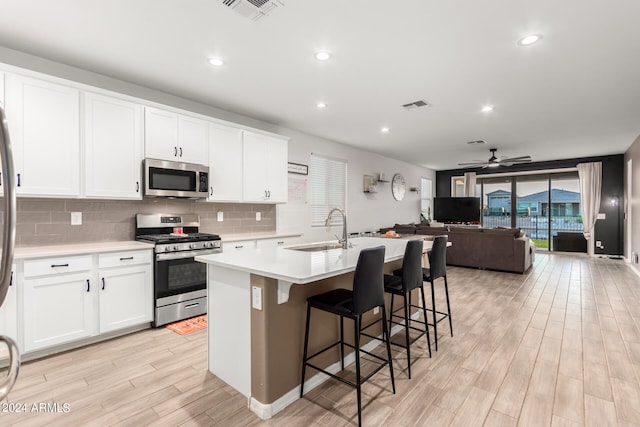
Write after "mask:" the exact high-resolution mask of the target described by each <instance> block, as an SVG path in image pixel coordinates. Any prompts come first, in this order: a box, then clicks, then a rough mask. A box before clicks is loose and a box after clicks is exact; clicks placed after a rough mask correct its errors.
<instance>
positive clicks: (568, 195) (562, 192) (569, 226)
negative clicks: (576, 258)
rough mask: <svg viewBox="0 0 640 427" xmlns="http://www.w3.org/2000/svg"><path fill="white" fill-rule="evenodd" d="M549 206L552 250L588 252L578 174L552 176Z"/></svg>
mask: <svg viewBox="0 0 640 427" xmlns="http://www.w3.org/2000/svg"><path fill="white" fill-rule="evenodd" d="M550 203H551V205H550V208H549V217H550V223H551V227H550V231H549V232H550V234H551V239H552V240H551V250H553V251H562V252H565V251H570V252H586V251H587V241H586V240H585V238H584V235H583V234H582V232H583V231H584V227H583V225H582V217H581V216H580V181H579V180H578V178H577V177H576V176H572V175H559V176H553V177H552V178H551V201H550Z"/></svg>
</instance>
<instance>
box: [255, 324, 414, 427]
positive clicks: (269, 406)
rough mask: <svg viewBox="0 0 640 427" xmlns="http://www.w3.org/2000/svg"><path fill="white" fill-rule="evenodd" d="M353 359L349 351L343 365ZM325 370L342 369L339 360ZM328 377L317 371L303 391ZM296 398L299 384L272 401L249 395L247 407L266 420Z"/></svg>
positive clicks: (398, 327) (375, 341)
mask: <svg viewBox="0 0 640 427" xmlns="http://www.w3.org/2000/svg"><path fill="white" fill-rule="evenodd" d="M419 317H420V313H419V312H416V313H414V314H412V315H411V318H412V319H414V320H416V319H418V318H419ZM403 324H404V323H402V324H401V325H396V326H394V327H392V328H391V335H394V334H396V333H397V332H400V331H402V330H404V327H403V326H402V325H403ZM381 338H382V334H380V335H378V339H373V340H371V341H369V342H368V343H367V344H365V345H363V346H362V347H361V348H362V350H365V351H369V352H371V351H373V350H374V349H375V348H376V347H377V346H378V345H380V344H381V343H382V341H381ZM355 361H356V356H355V353H354V352H351V353H349V354H348V355H347V356H346V357H345V358H344V366H345V367H346V366H349V365H351V364H352V363H354V362H355ZM326 370H327V371H329V372H331V373H332V374H337V373H338V372H340V371H341V370H342V366H341V364H340V361H338V362H336V363H334V364H332V365H330V366H329V367H328V368H326ZM329 378H331V377H330V376H329V375H326V374H323V373H322V372H318V373H317V374H316V375H314V376H312V377H311V378H309V379H308V380H307V381H305V383H304V391H305V393H306V392H309V391H311V390H313V389H314V388H316V387H318V386H319V385H320V384H322V383H324V382H325V381H327V380H328V379H329ZM298 399H300V386H297V387H295V388H294V389H292V390H290V391H288V392H287V393H285V394H284V395H283V396H281V397H279V398H278V399H277V400H275V401H274V402H273V403H266V404H265V403H261V402H259V401H257V400H256V399H254V398H253V397H251V398H249V409H251V411H253V413H255V414H256V415H257V416H259V417H260V418H262V419H263V420H268V419H270V418H271V417H273V416H274V415H276V414H277V413H278V412H280V411H282V410H283V409H284V408H286V407H287V406H289V405H291V404H292V403H293V402H295V401H296V400H298Z"/></svg>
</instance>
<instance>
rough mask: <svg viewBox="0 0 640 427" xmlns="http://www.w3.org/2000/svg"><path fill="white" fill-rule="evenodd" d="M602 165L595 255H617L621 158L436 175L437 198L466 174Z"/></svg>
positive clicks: (620, 245)
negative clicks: (603, 216)
mask: <svg viewBox="0 0 640 427" xmlns="http://www.w3.org/2000/svg"><path fill="white" fill-rule="evenodd" d="M586 162H602V198H601V199H600V212H602V213H605V214H606V216H607V218H606V219H604V220H602V219H599V220H598V221H596V227H595V240H600V241H602V245H603V246H604V249H599V248H596V254H608V255H619V254H622V251H623V248H624V237H623V236H624V230H623V227H622V224H623V222H622V221H623V215H624V213H623V210H624V209H623V206H622V203H623V201H624V194H625V193H624V154H616V155H611V156H602V157H583V158H576V159H566V160H553V161H548V162H535V163H524V164H519V165H513V166H509V167H501V168H499V169H498V170H496V169H489V168H488V169H481V168H474V169H449V170H443V171H437V172H436V196H437V197H449V196H451V177H454V176H462V175H464V173H465V172H475V173H476V175H477V176H481V175H485V174H494V173H504V174H509V173H512V172H528V171H536V170H545V169H561V168H571V167H575V166H576V165H577V164H578V163H586ZM614 197H617V198H618V204H619V205H620V209H618V207H616V206H611V199H612V198H614Z"/></svg>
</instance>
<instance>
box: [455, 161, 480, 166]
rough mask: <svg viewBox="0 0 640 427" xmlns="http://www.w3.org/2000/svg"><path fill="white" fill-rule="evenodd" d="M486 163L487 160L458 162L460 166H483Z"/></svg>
mask: <svg viewBox="0 0 640 427" xmlns="http://www.w3.org/2000/svg"><path fill="white" fill-rule="evenodd" d="M486 164H487V162H484V161H479V162H469V163H458V166H483V165H486Z"/></svg>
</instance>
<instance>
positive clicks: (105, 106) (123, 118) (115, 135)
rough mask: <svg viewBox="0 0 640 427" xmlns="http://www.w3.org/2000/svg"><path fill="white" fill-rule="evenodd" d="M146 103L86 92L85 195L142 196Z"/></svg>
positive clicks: (129, 197)
mask: <svg viewBox="0 0 640 427" xmlns="http://www.w3.org/2000/svg"><path fill="white" fill-rule="evenodd" d="M142 108H143V107H142V106H141V105H138V104H134V103H131V102H127V101H123V100H120V99H116V98H111V97H107V96H103V95H97V94H93V93H85V94H84V111H85V115H84V122H85V126H84V147H85V150H84V184H85V187H84V188H85V191H84V195H85V196H87V197H99V198H110V199H111V198H113V199H138V200H139V199H142V177H141V173H142V172H141V171H142V166H141V165H142V151H143V142H144V141H143V127H142V117H143V116H142Z"/></svg>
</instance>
